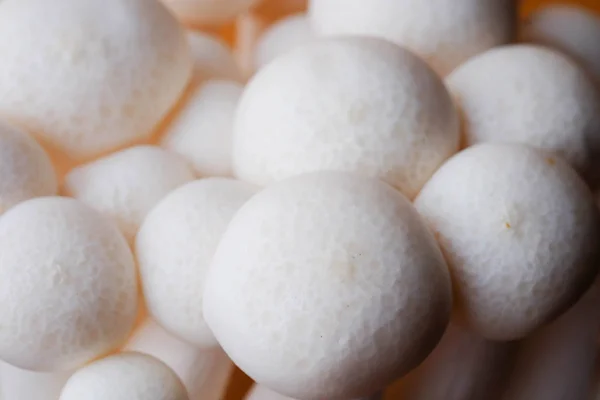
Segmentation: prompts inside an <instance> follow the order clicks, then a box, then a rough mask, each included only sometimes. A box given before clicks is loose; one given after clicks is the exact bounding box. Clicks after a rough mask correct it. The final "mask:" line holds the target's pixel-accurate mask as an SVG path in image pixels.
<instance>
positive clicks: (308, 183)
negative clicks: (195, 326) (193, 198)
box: [204, 172, 452, 399]
mask: <svg viewBox="0 0 600 400" xmlns="http://www.w3.org/2000/svg"><path fill="white" fill-rule="evenodd" d="M451 302H452V299H451V287H450V279H449V274H448V270H447V267H446V264H445V261H444V259H443V256H442V253H441V251H440V250H439V248H438V245H437V244H436V242H435V239H434V237H433V235H432V233H431V232H430V231H429V230H428V229H427V227H426V226H425V224H424V223H423V221H422V219H421V218H420V216H419V215H418V214H417V213H416V211H415V210H414V208H413V206H412V205H411V204H410V202H409V201H408V200H407V199H406V198H405V197H404V196H403V195H402V194H401V193H400V192H398V191H396V190H394V189H393V188H391V187H390V186H388V185H387V184H385V183H383V182H381V181H379V180H376V179H372V178H366V177H362V176H359V175H353V174H347V173H341V172H318V173H310V174H305V175H302V176H298V177H294V178H291V179H289V180H286V181H283V182H281V183H278V184H275V185H272V186H270V187H268V188H267V189H265V190H263V191H262V192H259V193H258V194H257V195H255V196H254V197H252V198H251V199H250V200H249V201H248V202H247V203H246V204H245V205H243V206H242V208H241V209H240V210H239V211H238V212H237V213H236V215H235V216H234V217H233V220H232V221H231V223H230V224H229V226H228V228H227V230H226V232H225V234H224V235H223V237H222V239H221V242H220V244H219V246H218V248H217V252H216V254H215V256H214V258H213V261H212V265H211V267H210V270H209V272H208V278H207V281H206V286H205V293H204V318H205V320H206V322H207V323H208V325H209V327H210V328H211V329H212V331H213V333H214V335H215V337H216V338H217V340H218V341H219V343H220V344H221V345H222V347H223V349H224V350H225V352H226V353H227V354H228V355H229V357H230V358H231V359H232V360H233V361H234V362H235V363H236V364H237V365H238V366H239V367H240V368H241V369H242V370H243V371H244V372H246V373H247V374H248V375H249V376H250V377H252V378H253V379H254V380H255V381H257V382H259V383H260V384H264V385H266V386H268V387H269V388H271V389H273V390H275V391H276V392H279V393H281V394H283V395H286V396H289V397H293V398H298V399H323V398H326V399H348V398H354V397H363V396H367V395H371V394H372V393H373V392H375V391H377V390H379V389H381V388H382V387H384V386H386V385H388V384H389V383H391V382H392V381H394V380H395V379H397V378H398V377H399V376H401V375H403V374H405V373H407V372H408V371H410V370H411V369H413V368H414V367H416V366H417V365H418V364H419V363H420V362H421V361H422V360H423V359H424V358H425V357H426V356H427V355H428V354H429V352H430V351H431V350H432V349H433V348H434V347H435V345H436V344H437V342H438V340H439V339H440V337H441V336H442V334H443V332H444V329H445V328H446V325H447V323H448V319H449V314H450V309H451Z"/></svg>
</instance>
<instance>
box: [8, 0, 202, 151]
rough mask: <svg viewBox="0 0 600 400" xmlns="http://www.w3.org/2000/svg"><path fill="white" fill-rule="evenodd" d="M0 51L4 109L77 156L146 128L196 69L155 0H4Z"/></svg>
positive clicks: (133, 138) (106, 148) (159, 117)
mask: <svg viewBox="0 0 600 400" xmlns="http://www.w3.org/2000/svg"><path fill="white" fill-rule="evenodd" d="M0 52H1V54H2V57H3V62H2V63H0V87H2V96H1V97H0V116H2V117H3V118H6V119H8V120H9V121H13V122H15V123H16V124H18V125H20V126H23V127H24V128H26V129H27V131H29V132H32V133H34V134H35V135H37V136H38V137H40V138H41V139H42V140H43V141H44V142H48V143H49V144H50V145H52V146H53V147H55V148H57V149H58V150H61V151H63V152H65V153H67V154H68V155H69V156H70V157H72V158H73V159H78V160H79V159H87V158H89V157H94V156H96V155H99V154H101V153H104V152H106V151H111V150H114V149H116V148H119V147H122V146H125V145H127V144H129V143H132V142H134V141H136V140H139V139H142V138H144V137H147V136H149V135H150V134H151V133H152V130H153V129H154V127H155V126H156V125H157V124H158V123H159V122H160V121H161V120H162V118H163V117H164V116H165V115H166V114H167V112H168V111H169V109H170V108H171V107H172V106H173V105H174V104H175V102H176V101H177V99H178V98H179V96H180V95H181V94H182V92H183V90H184V88H185V86H186V84H187V82H188V79H189V77H190V74H191V58H190V55H189V50H188V47H187V43H186V40H185V35H184V31H183V29H182V28H181V27H180V26H179V24H178V23H177V21H176V19H175V18H174V17H173V16H172V15H171V14H170V13H169V12H168V11H167V10H166V9H165V8H164V7H163V6H162V5H161V4H160V3H159V2H158V1H148V0H104V1H100V2H99V1H96V0H55V1H51V2H49V1H46V0H6V1H3V2H2V12H1V13H0Z"/></svg>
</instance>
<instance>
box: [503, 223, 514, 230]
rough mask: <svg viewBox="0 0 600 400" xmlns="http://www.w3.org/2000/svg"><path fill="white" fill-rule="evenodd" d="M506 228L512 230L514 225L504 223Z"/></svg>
mask: <svg viewBox="0 0 600 400" xmlns="http://www.w3.org/2000/svg"><path fill="white" fill-rule="evenodd" d="M504 226H505V227H506V229H510V228H512V225H511V224H510V222H508V221H507V222H505V223H504Z"/></svg>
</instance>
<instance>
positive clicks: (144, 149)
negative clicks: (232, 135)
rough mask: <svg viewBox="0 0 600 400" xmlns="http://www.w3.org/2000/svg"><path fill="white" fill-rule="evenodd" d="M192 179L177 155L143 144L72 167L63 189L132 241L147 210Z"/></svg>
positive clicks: (190, 173)
mask: <svg viewBox="0 0 600 400" xmlns="http://www.w3.org/2000/svg"><path fill="white" fill-rule="evenodd" d="M194 178H195V177H194V173H193V172H192V170H191V168H190V167H189V166H188V164H187V163H186V162H185V161H184V160H183V159H182V158H180V157H179V156H178V155H176V154H174V153H171V152H169V151H167V150H164V149H161V148H160V147H156V146H145V145H144V146H135V147H131V148H128V149H125V150H121V151H119V152H117V153H113V154H110V155H108V156H106V157H103V158H101V159H98V160H96V161H92V162H91V163H89V164H84V165H82V166H80V167H77V168H75V169H73V170H72V171H71V172H69V173H68V174H67V176H66V177H65V191H66V193H68V194H69V195H70V196H73V197H75V198H77V199H79V200H81V201H82V202H84V203H86V204H87V205H89V206H90V207H92V208H94V209H96V210H98V211H100V212H101V213H102V214H103V215H105V216H107V217H109V218H112V219H113V220H114V221H115V222H117V224H118V226H119V228H120V229H121V231H122V232H123V234H124V235H125V237H126V238H127V239H128V240H129V241H131V240H132V239H133V238H134V236H135V234H136V233H137V231H138V228H139V226H140V224H141V223H142V221H143V219H144V217H145V216H146V214H147V213H148V211H150V210H151V209H152V207H154V205H155V204H156V203H158V202H159V201H160V200H161V199H162V198H163V197H164V196H166V195H167V194H168V193H169V192H170V191H171V190H173V189H175V188H177V187H179V186H181V185H183V184H185V183H187V182H189V181H192V180H193V179H194Z"/></svg>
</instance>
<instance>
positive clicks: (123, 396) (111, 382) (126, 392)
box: [60, 352, 189, 400]
mask: <svg viewBox="0 0 600 400" xmlns="http://www.w3.org/2000/svg"><path fill="white" fill-rule="evenodd" d="M108 399H110V400H134V399H135V400H138V399H139V400H142V399H143V400H189V397H188V394H187V392H186V389H185V387H184V386H183V384H182V383H181V380H180V379H179V378H178V377H177V375H176V374H175V372H173V370H172V369H171V368H169V367H168V366H167V365H166V364H165V363H163V362H162V361H160V360H158V359H157V358H154V357H152V356H149V355H147V354H142V353H135V352H127V353H120V354H116V355H113V356H110V357H106V358H103V359H101V360H98V361H95V362H93V363H91V364H89V365H86V366H85V367H83V368H81V369H80V370H78V371H76V372H75V373H74V374H73V375H72V376H71V377H70V378H69V380H68V381H67V384H66V385H65V387H64V388H63V390H62V393H61V394H60V400H108Z"/></svg>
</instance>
